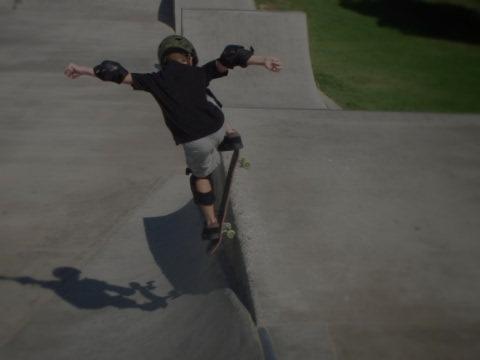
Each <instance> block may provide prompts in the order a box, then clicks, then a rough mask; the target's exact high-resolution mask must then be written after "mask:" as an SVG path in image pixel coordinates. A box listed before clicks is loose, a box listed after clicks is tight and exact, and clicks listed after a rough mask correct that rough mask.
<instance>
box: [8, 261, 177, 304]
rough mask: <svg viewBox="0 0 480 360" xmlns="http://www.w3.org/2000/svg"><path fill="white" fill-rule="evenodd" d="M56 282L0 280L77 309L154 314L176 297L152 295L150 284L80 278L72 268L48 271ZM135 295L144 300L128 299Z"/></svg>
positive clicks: (9, 278)
mask: <svg viewBox="0 0 480 360" xmlns="http://www.w3.org/2000/svg"><path fill="white" fill-rule="evenodd" d="M52 274H53V275H54V276H55V277H56V278H57V279H58V280H38V279H34V278H32V277H30V276H22V277H5V276H0V280H10V281H16V282H18V283H19V284H22V285H36V286H41V287H42V288H44V289H49V290H52V291H54V292H55V294H57V295H58V296H59V297H61V298H62V299H63V300H65V301H66V302H68V303H70V304H71V305H73V306H75V307H77V308H79V309H101V308H105V307H107V306H113V307H116V308H118V309H139V310H143V311H154V310H157V309H160V308H165V307H167V299H173V298H175V297H176V296H177V294H175V293H174V292H171V293H170V294H169V295H168V296H165V297H162V296H158V295H155V294H154V293H153V292H152V291H151V290H153V289H155V286H153V281H149V282H147V284H146V285H145V286H142V285H140V284H139V283H136V282H131V283H130V286H129V287H124V286H118V285H113V284H109V283H107V282H106V281H101V280H96V279H89V278H83V279H82V278H80V274H81V271H80V270H78V269H76V268H73V267H58V268H55V269H54V270H53V271H52ZM136 292H139V293H140V294H142V295H143V297H144V298H145V299H146V300H147V301H146V302H142V303H138V302H137V301H135V300H133V299H130V298H129V297H130V296H132V295H134V294H135V293H136Z"/></svg>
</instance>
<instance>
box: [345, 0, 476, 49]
mask: <svg viewBox="0 0 480 360" xmlns="http://www.w3.org/2000/svg"><path fill="white" fill-rule="evenodd" d="M340 6H342V7H344V8H346V9H350V10H353V11H356V12H358V13H360V14H363V15H367V16H373V17H376V18H377V19H378V25H379V26H387V27H391V28H396V29H398V30H400V31H401V32H403V33H405V34H409V35H419V36H425V37H431V38H435V39H444V40H451V41H457V42H464V43H469V44H480V14H479V13H478V11H475V10H474V9H469V8H466V7H464V6H461V5H456V4H447V3H429V2H424V1H420V0H340Z"/></svg>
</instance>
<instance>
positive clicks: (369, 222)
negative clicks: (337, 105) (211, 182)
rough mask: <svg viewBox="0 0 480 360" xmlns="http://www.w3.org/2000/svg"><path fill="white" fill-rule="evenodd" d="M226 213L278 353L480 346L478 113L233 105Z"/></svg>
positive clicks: (454, 351)
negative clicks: (237, 142)
mask: <svg viewBox="0 0 480 360" xmlns="http://www.w3.org/2000/svg"><path fill="white" fill-rule="evenodd" d="M227 114H228V116H229V118H230V119H231V121H232V122H234V124H235V126H236V127H237V128H238V130H239V131H240V132H241V133H242V134H243V136H244V141H245V151H244V152H243V156H245V157H246V158H248V159H249V160H250V162H251V164H252V165H251V168H250V170H249V171H239V172H238V173H237V174H238V175H237V180H236V182H235V184H234V189H235V192H234V194H233V200H232V201H233V204H234V211H233V212H234V216H235V221H236V223H237V226H238V228H239V230H240V234H239V238H240V239H241V244H242V249H243V251H244V254H245V262H246V267H247V273H248V275H249V278H250V283H251V284H253V286H252V288H251V293H252V297H253V303H254V304H255V310H256V318H257V324H258V325H259V326H262V327H265V328H266V329H267V330H268V332H269V334H270V336H271V339H272V343H273V347H274V349H275V352H276V353H277V354H278V358H279V359H327V360H328V359H332V360H333V359H356V360H371V359H415V360H425V359H455V358H461V359H465V360H467V359H468V360H475V359H477V358H478V355H479V354H480V345H479V342H478V335H479V330H480V329H479V326H478V324H479V323H480V305H479V302H478V298H479V296H480V285H479V284H480V283H479V281H478V279H479V278H480V265H479V262H478V259H479V257H480V245H479V242H478V237H479V234H480V222H479V221H478V214H480V141H479V139H480V117H479V116H478V115H439V114H406V113H405V114H401V113H396V114H395V113H380V112H379V113H372V112H347V111H286V110H260V109H259V110H252V109H229V110H228V111H227Z"/></svg>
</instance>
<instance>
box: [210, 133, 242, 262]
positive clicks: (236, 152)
mask: <svg viewBox="0 0 480 360" xmlns="http://www.w3.org/2000/svg"><path fill="white" fill-rule="evenodd" d="M242 148H243V144H242V142H241V139H240V136H238V139H236V141H235V142H234V144H233V154H232V158H231V159H230V165H229V166H228V172H227V177H226V179H225V187H224V188H223V194H222V199H221V202H220V206H219V208H218V211H217V218H218V219H219V221H220V236H219V238H218V239H217V240H213V241H212V242H211V244H210V245H209V247H208V252H209V253H210V255H213V254H215V253H216V252H217V251H218V249H219V248H220V246H221V245H222V243H223V239H224V238H225V237H227V238H228V239H233V238H234V237H235V235H236V232H235V230H234V229H233V227H232V224H230V223H228V222H226V221H225V220H226V217H227V212H228V205H229V202H230V189H231V187H232V180H233V175H234V174H235V169H236V167H237V163H240V166H241V167H243V168H247V169H248V168H249V167H250V163H249V162H248V161H247V160H245V159H241V160H240V161H239V157H240V149H242ZM230 150H232V149H222V148H221V147H219V151H230Z"/></svg>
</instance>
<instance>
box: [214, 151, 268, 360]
mask: <svg viewBox="0 0 480 360" xmlns="http://www.w3.org/2000/svg"><path fill="white" fill-rule="evenodd" d="M227 154H229V153H227ZM227 154H226V153H221V158H222V163H221V165H220V166H219V167H218V168H217V170H216V171H215V172H214V173H213V182H214V191H215V197H216V200H217V202H219V201H220V199H221V196H222V193H223V188H224V185H225V178H226V172H227V170H226V169H227V168H228V165H229V162H230V156H229V155H227ZM226 160H228V161H226ZM230 196H231V198H230V199H231V200H230V204H229V206H228V213H227V219H228V222H230V223H231V224H232V227H233V228H234V229H235V230H236V232H237V234H236V236H235V238H234V239H232V240H230V239H225V240H224V244H223V247H222V249H221V250H220V252H219V254H218V255H217V256H218V259H219V262H220V265H221V268H222V271H223V272H224V274H225V277H226V279H227V283H228V285H229V286H230V287H231V289H232V291H233V293H234V294H235V296H236V297H237V300H239V301H240V303H241V304H242V305H243V307H244V308H245V310H246V311H247V312H248V313H249V314H250V317H251V319H252V325H253V326H254V327H255V329H256V334H257V340H258V343H259V345H260V347H261V349H262V351H263V358H264V359H265V360H276V359H277V357H276V355H275V351H274V348H273V345H272V341H271V340H270V335H269V333H268V331H267V329H266V328H264V327H261V326H259V325H258V321H257V320H258V319H257V310H256V306H255V301H254V296H253V293H252V287H251V281H250V277H249V270H248V268H249V266H248V264H247V262H246V259H247V257H246V256H245V249H244V244H245V241H243V240H242V237H243V234H242V229H241V227H239V226H238V224H237V221H236V212H235V210H234V206H232V203H233V202H234V197H235V195H234V193H233V192H232V194H231V195H230ZM216 206H218V204H216ZM231 301H232V303H237V301H235V299H231Z"/></svg>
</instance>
